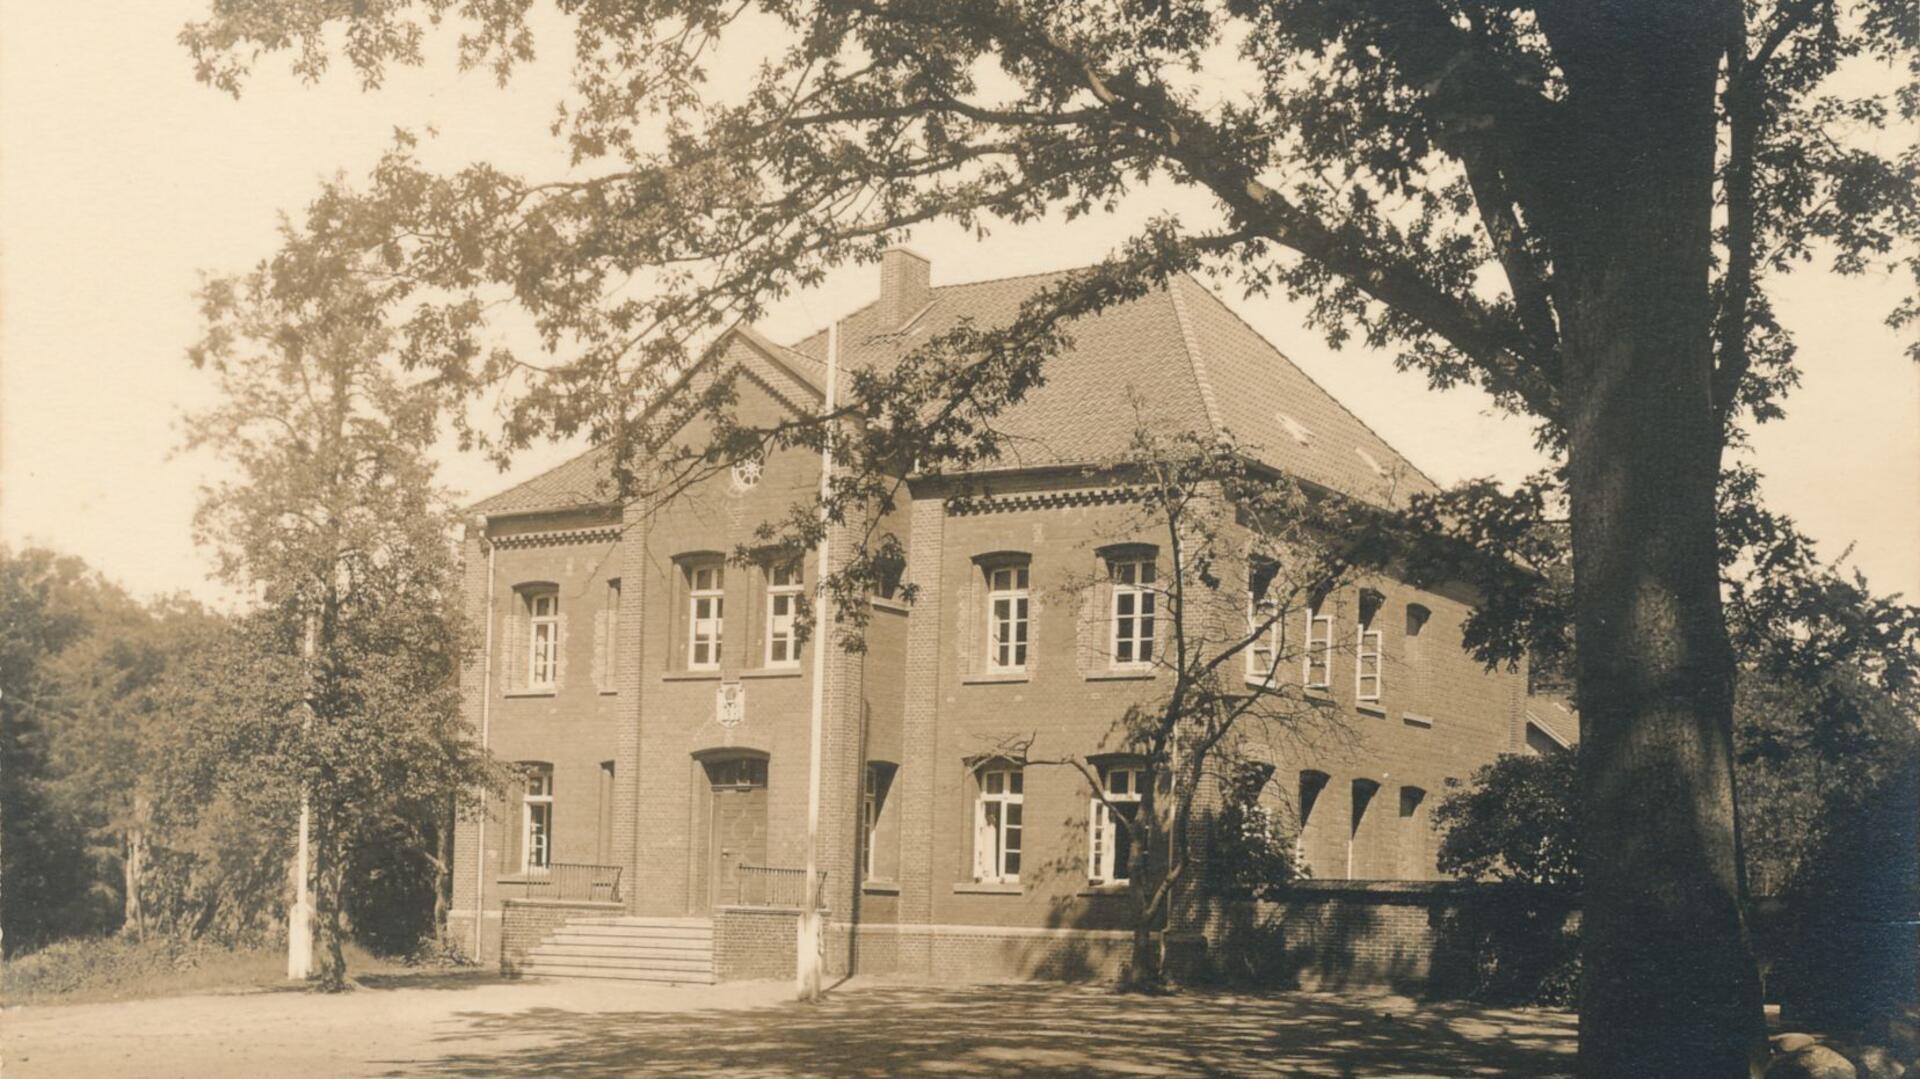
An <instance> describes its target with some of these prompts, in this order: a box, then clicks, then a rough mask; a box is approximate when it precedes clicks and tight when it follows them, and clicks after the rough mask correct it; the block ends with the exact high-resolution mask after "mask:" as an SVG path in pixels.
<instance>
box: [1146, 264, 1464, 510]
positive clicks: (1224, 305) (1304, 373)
mask: <svg viewBox="0 0 1920 1079" xmlns="http://www.w3.org/2000/svg"><path fill="white" fill-rule="evenodd" d="M1181 276H1183V277H1187V278H1189V279H1191V280H1193V283H1194V284H1196V285H1199V286H1200V291H1201V292H1202V293H1204V294H1205V295H1206V297H1207V298H1208V299H1209V300H1212V301H1213V302H1214V303H1216V304H1218V305H1220V308H1221V309H1222V310H1224V311H1225V312H1226V313H1227V314H1229V315H1232V316H1233V319H1234V321H1235V322H1238V323H1239V324H1240V325H1241V326H1243V327H1245V329H1246V331H1247V332H1248V333H1250V334H1252V335H1253V336H1254V337H1255V338H1257V339H1259V340H1260V341H1261V343H1263V344H1265V345H1266V346H1267V347H1268V348H1270V349H1272V350H1273V352H1274V355H1276V356H1278V357H1280V358H1281V359H1283V360H1285V361H1286V362H1287V365H1288V366H1289V367H1292V368H1293V369H1294V370H1295V371H1298V372H1300V377H1301V378H1304V379H1306V380H1307V381H1308V382H1310V383H1312V384H1313V388H1314V389H1316V390H1319V391H1320V393H1321V395H1322V396H1324V397H1326V399H1327V400H1329V401H1332V402H1333V404H1334V407H1336V408H1338V409H1339V410H1340V411H1342V412H1344V413H1346V414H1347V415H1349V416H1351V417H1353V422H1355V423H1357V424H1359V425H1360V426H1361V427H1362V428H1364V429H1365V430H1366V432H1367V433H1368V434H1370V435H1372V436H1373V437H1375V438H1377V439H1379V440H1380V444H1381V445H1382V446H1385V447H1386V448H1388V449H1390V450H1392V451H1393V455H1394V456H1395V457H1398V458H1400V459H1401V460H1402V461H1405V462H1406V463H1407V467H1408V468H1411V469H1413V471H1414V473H1415V474H1417V475H1418V476H1419V477H1420V478H1421V479H1423V480H1426V481H1427V482H1428V483H1429V484H1432V485H1433V488H1434V490H1443V488H1442V487H1441V485H1440V484H1439V483H1438V482H1437V481H1435V480H1434V478H1433V477H1432V476H1429V475H1427V472H1426V470H1425V469H1423V468H1421V467H1420V466H1419V465H1417V464H1414V462H1413V458H1411V457H1408V456H1407V455H1406V453H1405V452H1404V451H1403V450H1401V449H1400V447H1398V446H1396V445H1394V444H1393V443H1391V442H1389V441H1387V437H1386V436H1385V435H1383V434H1381V433H1380V432H1378V431H1376V430H1374V429H1373V425H1372V424H1370V423H1368V422H1367V421H1366V420H1364V419H1361V418H1360V414H1359V413H1357V412H1355V411H1354V410H1353V409H1350V408H1348V407H1347V403H1346V402H1345V401H1342V400H1340V398H1339V396H1338V395H1337V394H1335V393H1334V392H1333V391H1331V390H1329V389H1327V388H1326V387H1325V386H1322V385H1321V384H1320V380H1319V379H1317V378H1314V377H1313V375H1312V373H1311V372H1309V371H1308V370H1307V369H1306V368H1304V367H1302V366H1300V364H1299V363H1297V362H1295V360H1294V358H1293V357H1292V356H1289V355H1287V354H1286V353H1284V352H1282V351H1280V346H1279V345H1276V344H1274V343H1273V342H1272V341H1269V340H1267V335H1266V334H1263V333H1261V332H1260V331H1259V329H1257V328H1256V327H1255V326H1254V325H1253V323H1251V322H1248V321H1247V320H1246V319H1245V318H1243V317H1241V315H1240V312H1238V311H1235V310H1234V309H1233V305H1232V304H1230V303H1228V302H1227V301H1225V300H1223V299H1221V298H1220V297H1218V296H1216V295H1214V294H1213V290H1212V289H1210V288H1208V287H1207V286H1206V284H1205V283H1204V282H1202V281H1200V280H1198V279H1197V278H1193V275H1192V274H1185V273H1183V274H1182V275H1181Z"/></svg>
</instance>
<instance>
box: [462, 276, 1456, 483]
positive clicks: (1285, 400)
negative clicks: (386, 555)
mask: <svg viewBox="0 0 1920 1079" xmlns="http://www.w3.org/2000/svg"><path fill="white" fill-rule="evenodd" d="M1063 276H1064V274H1062V273H1050V274H1035V275H1030V276H1026V277H1012V278H1002V279H998V280H993V281H979V282H973V283H970V284H960V285H943V286H939V287H936V288H934V289H933V292H932V295H933V302H932V303H931V304H930V305H929V306H928V307H927V308H926V309H925V310H924V311H923V312H921V313H920V314H919V315H918V316H917V317H915V318H914V319H912V320H911V321H910V322H909V323H908V325H907V327H906V328H905V329H904V330H901V329H900V328H899V327H892V326H881V325H879V324H878V322H879V307H878V305H872V304H870V305H868V306H867V307H864V308H861V309H860V310H858V311H855V312H854V313H853V314H851V315H849V316H847V317H846V318H845V319H843V320H842V321H841V323H840V341H841V363H843V364H845V365H846V366H847V367H849V368H854V367H873V368H885V367H888V366H891V365H892V364H894V363H896V362H898V360H899V359H900V358H901V357H902V356H904V355H906V354H907V353H908V352H909V351H911V350H912V349H913V348H915V347H917V346H919V345H920V344H921V343H923V342H925V341H926V340H927V339H929V338H930V337H933V336H936V335H938V334H940V333H943V332H945V331H947V330H949V329H952V328H954V327H955V326H957V325H959V324H960V323H961V322H962V321H964V320H971V321H972V323H973V324H974V325H977V326H980V327H993V326H1000V325H1005V324H1007V323H1009V322H1011V321H1012V319H1013V318H1014V317H1015V316H1016V315H1017V314H1018V312H1019V309H1020V305H1021V303H1022V302H1024V301H1025V300H1026V299H1027V298H1028V297H1029V296H1032V295H1033V294H1034V293H1036V292H1037V291H1039V290H1040V289H1042V288H1045V287H1046V286H1048V285H1050V284H1053V283H1055V282H1057V281H1059V280H1060V279H1061V278H1062V277H1063ZM896 331H897V332H896ZM739 332H740V333H741V335H742V336H744V337H746V338H747V339H748V340H749V341H751V342H752V343H753V344H755V345H756V346H758V347H759V349H760V350H761V351H762V352H765V353H766V354H767V355H769V356H770V357H771V358H772V360H773V361H774V362H775V363H778V364H779V365H780V366H782V367H783V368H785V369H786V370H787V372H788V373H789V374H791V375H793V376H794V377H796V378H797V379H798V380H799V381H801V382H803V383H804V384H806V385H809V386H811V387H812V388H813V389H814V391H815V392H816V393H817V392H820V389H821V387H822V386H823V385H824V382H825V368H824V360H825V356H826V336H827V335H826V332H825V331H824V330H822V331H820V332H818V333H815V334H813V335H812V336H810V337H807V338H805V339H803V340H801V341H798V342H796V343H795V344H794V345H792V346H781V345H776V344H774V343H772V342H770V341H767V340H766V339H765V338H764V337H762V336H760V335H759V334H758V333H757V332H755V331H754V330H753V329H752V328H751V327H742V328H740V330H739ZM1066 332H1067V334H1068V336H1069V337H1071V338H1072V341H1073V345H1072V347H1071V348H1068V349H1066V350H1064V351H1063V352H1061V353H1060V354H1059V355H1056V356H1054V357H1052V358H1051V359H1049V360H1048V361H1047V364H1046V367H1045V378H1046V382H1045V384H1044V385H1042V386H1039V387H1037V388H1035V389H1034V390H1033V391H1032V392H1031V393H1029V394H1028V396H1027V399H1026V400H1024V401H1021V402H1020V403H1019V404H1017V405H1014V406H1012V407H1010V408H1008V409H1007V410H1006V411H1005V412H1004V413H1002V414H1001V416H999V417H997V418H996V420H995V421H994V426H995V428H996V430H998V431H1000V432H1001V433H1002V434H1004V435H1005V436H1006V437H1005V441H1004V449H1003V459H1002V463H1001V467H1006V468H1022V467H1035V466H1042V465H1060V464H1091V463H1098V462H1102V461H1111V460H1114V459H1116V458H1119V457H1120V456H1121V455H1122V454H1123V453H1124V452H1125V449H1126V446H1127V443H1128V441H1129V439H1130V438H1131V435H1132V431H1133V428H1134V423H1133V420H1132V419H1131V417H1132V415H1133V413H1134V409H1135V407H1136V405H1135V402H1136V401H1138V402H1139V408H1140V409H1141V419H1142V420H1143V421H1144V422H1146V423H1148V424H1151V425H1154V426H1156V427H1166V428H1174V429H1185V430H1212V431H1222V430H1224V431H1230V432H1232V434H1233V435H1234V436H1235V437H1236V438H1238V439H1239V441H1240V442H1241V444H1242V445H1244V446H1246V447H1247V448H1248V449H1249V450H1250V451H1251V452H1252V453H1253V454H1254V455H1255V456H1256V457H1257V458H1258V459H1259V460H1261V461H1262V462H1263V463H1266V464H1268V465H1270V466H1272V467H1275V468H1277V469H1280V470H1282V471H1284V472H1287V473H1289V474H1291V475H1295V476H1298V477H1300V478H1301V479H1304V480H1307V481H1309V482H1312V483H1316V484H1319V485H1321V486H1324V487H1327V488H1330V489H1333V490H1337V491H1342V492H1345V493H1348V494H1350V495H1353V496H1356V497H1359V498H1362V499H1364V500H1366V501H1369V502H1374V503H1376V504H1386V503H1388V502H1389V501H1394V502H1403V501H1404V499H1405V497H1406V496H1407V495H1408V494H1410V493H1415V492H1426V491H1432V490H1434V489H1435V485H1434V484H1433V481H1432V480H1430V479H1428V478H1427V476H1426V475H1424V474H1423V473H1421V472H1420V470H1419V469H1417V468H1415V467H1414V466H1413V465H1412V464H1411V463H1410V462H1408V461H1407V460H1406V459H1405V458H1403V457H1401V456H1400V454H1399V453H1397V452H1396V451H1395V450H1394V449H1393V448H1392V447H1391V446H1388V445H1387V444H1386V442H1385V441H1384V440H1383V439H1381V437H1380V436H1379V435H1378V434H1376V433H1375V432H1374V431H1373V430H1372V429H1371V428H1369V427H1368V426H1367V425H1366V424H1365V423H1363V422H1361V421H1360V419H1359V417H1357V416H1355V415H1354V414H1353V413H1351V412H1349V411H1347V409H1346V408H1344V407H1343V406H1342V405H1341V404H1340V403H1339V402H1338V401H1336V400H1334V399H1333V397H1332V395H1330V394H1328V393H1327V392H1326V390H1324V389H1322V388H1321V387H1320V386H1319V385H1318V384H1317V383H1315V382H1314V381H1313V380H1312V379H1311V378H1309V377H1307V375H1306V373H1305V372H1303V371H1301V370H1300V369H1299V368H1298V367H1295V366H1294V365H1293V363H1292V362H1291V361H1289V360H1288V359H1287V358H1286V357H1285V356H1284V355H1282V354H1281V353H1280V351H1279V350H1278V349H1276V348H1274V347H1273V345H1272V344H1270V343H1268V342H1267V340H1266V339H1265V338H1263V337H1261V336H1260V335H1259V334H1258V333H1256V332H1255V331H1254V330H1253V328H1252V327H1250V326H1248V325H1247V324H1246V323H1245V322H1243V321H1241V320H1240V318H1239V317H1238V316H1236V315H1235V314H1234V313H1233V312H1232V311H1231V310H1230V309H1229V308H1228V307H1227V306H1226V304H1224V303H1222V302H1221V301H1220V299H1219V298H1218V297H1216V296H1214V294H1213V293H1212V292H1211V291H1209V290H1208V289H1207V288H1206V287H1205V286H1204V285H1202V284H1201V283H1200V282H1198V281H1196V280H1194V279H1193V278H1191V277H1185V276H1182V277H1179V278H1176V279H1175V280H1173V281H1172V282H1171V283H1170V285H1169V286H1168V287H1167V288H1164V289H1157V290H1155V291H1153V292H1150V293H1148V294H1147V295H1145V296H1142V297H1141V298H1139V299H1137V300H1133V301H1130V302H1128V303H1124V304H1119V305H1116V306H1114V307H1112V308H1109V309H1107V310H1106V311H1103V312H1101V313H1100V314H1098V315H1095V316H1092V317H1089V318H1085V319H1079V320H1075V321H1073V322H1071V323H1068V324H1067V325H1066ZM607 463H608V459H607V456H606V454H605V453H604V452H602V451H593V452H590V453H587V454H584V455H582V456H581V457H579V458H576V459H574V460H573V461H570V462H568V463H567V464H565V465H562V466H560V467H559V468H556V469H553V470H552V471H550V472H547V473H544V474H542V475H540V476H537V477H535V478H534V479H532V480H529V481H527V482H526V483H524V484H521V485H520V486H518V487H515V488H512V489H511V490H508V491H506V492H505V493H503V494H500V495H496V496H494V497H493V498H491V499H488V500H487V501H485V502H482V503H480V504H479V505H477V506H475V507H474V508H475V510H476V511H478V512H481V513H491V514H503V513H515V512H526V511H528V510H536V509H548V508H553V509H558V508H564V507H567V506H579V505H585V504H594V503H602V502H604V501H606V500H607V499H608V498H609V497H611V479H610V477H609V475H608V472H607Z"/></svg>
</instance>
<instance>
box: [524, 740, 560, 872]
mask: <svg viewBox="0 0 1920 1079" xmlns="http://www.w3.org/2000/svg"><path fill="white" fill-rule="evenodd" d="M552 868H553V768H552V767H551V766H542V767H539V768H533V769H529V770H528V772H527V785H526V788H525V790H524V792H523V793H522V794H521V796H520V872H521V873H523V874H527V875H540V874H544V873H548V872H550V871H551V870H552Z"/></svg>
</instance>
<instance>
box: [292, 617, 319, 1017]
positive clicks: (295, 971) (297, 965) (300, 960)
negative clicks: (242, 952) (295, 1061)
mask: <svg viewBox="0 0 1920 1079" xmlns="http://www.w3.org/2000/svg"><path fill="white" fill-rule="evenodd" d="M313 634H314V626H313V615H311V614H309V615H307V618H306V626H305V627H304V632H303V633H302V635H301V641H300V662H301V664H302V666H303V667H304V668H305V669H306V673H307V675H308V676H309V678H311V676H312V674H313V645H314V642H313ZM311 692H312V687H311V686H309V687H308V693H309V694H310V693H311ZM303 711H304V712H305V713H306V715H305V718H304V720H303V721H302V727H303V729H304V730H306V731H307V732H309V733H311V732H312V731H313V702H312V701H311V700H309V701H308V702H307V703H306V705H305V707H304V709H303ZM312 829H313V805H312V798H311V795H310V793H309V792H308V790H307V785H306V782H305V781H302V782H301V784H300V840H299V844H298V846H297V847H296V851H295V854H294V861H293V909H292V910H290V911H288V912H287V977H288V978H290V979H295V980H305V979H306V978H307V976H308V975H310V974H312V973H313V897H312V896H311V895H310V894H309V893H308V888H309V883H308V882H309V881H310V880H311V879H312V877H313V854H312V844H311V842H310V840H309V838H308V837H309V836H310V835H311V834H312Z"/></svg>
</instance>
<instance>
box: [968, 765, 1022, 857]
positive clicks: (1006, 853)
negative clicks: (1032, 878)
mask: <svg viewBox="0 0 1920 1079" xmlns="http://www.w3.org/2000/svg"><path fill="white" fill-rule="evenodd" d="M973 774H974V783H975V791H976V793H975V797H974V803H973V879H974V880H975V881H979V882H983V883H984V882H994V883H1005V884H1016V883H1018V882H1019V880H1020V852H1021V838H1022V834H1023V833H1024V831H1025V819H1024V818H1025V809H1026V776H1025V773H1024V772H1023V771H1022V770H1021V767H1020V765H1018V764H1016V763H1013V762H1011V761H1008V760H1005V759H1001V758H996V759H994V760H990V761H987V762H986V763H984V764H982V765H980V766H979V767H978V768H976V769H975V770H974V773H973Z"/></svg>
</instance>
